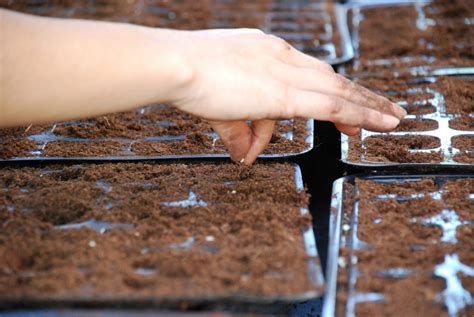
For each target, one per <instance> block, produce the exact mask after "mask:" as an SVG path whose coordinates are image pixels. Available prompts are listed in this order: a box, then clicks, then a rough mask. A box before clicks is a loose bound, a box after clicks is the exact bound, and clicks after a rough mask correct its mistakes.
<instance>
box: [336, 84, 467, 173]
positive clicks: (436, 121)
mask: <svg viewBox="0 0 474 317" xmlns="http://www.w3.org/2000/svg"><path fill="white" fill-rule="evenodd" d="M359 82H360V83H362V84H364V85H366V86H368V87H370V88H372V89H375V90H377V91H378V92H380V93H383V94H385V95H386V96H388V97H389V98H393V99H394V100H396V101H398V104H399V105H401V106H402V107H405V109H406V110H407V111H408V115H407V116H406V118H405V119H404V121H403V122H402V123H401V125H400V127H399V128H398V129H397V130H396V131H394V132H390V133H376V132H370V131H366V130H362V131H361V133H360V134H359V135H358V136H355V137H349V136H347V135H342V137H341V155H342V161H343V162H344V163H346V164H348V165H350V166H356V167H361V168H388V167H397V168H399V169H403V168H423V169H432V170H433V169H434V170H440V169H445V168H454V169H455V168H458V169H463V170H466V169H469V170H471V169H472V168H473V166H474V165H473V155H474V153H473V146H472V142H473V140H474V114H473V112H472V108H473V106H474V105H473V104H472V99H470V98H469V90H471V89H474V81H473V77H472V76H466V77H456V78H454V77H450V78H448V77H430V78H408V79H396V78H392V79H391V78H390V77H387V78H385V79H377V80H368V79H367V80H366V79H362V80H359ZM383 89H387V90H383Z"/></svg>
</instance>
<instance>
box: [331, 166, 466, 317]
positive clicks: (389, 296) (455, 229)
mask: <svg viewBox="0 0 474 317" xmlns="http://www.w3.org/2000/svg"><path fill="white" fill-rule="evenodd" d="M331 206H332V210H331V220H330V226H331V227H330V242H329V255H328V268H327V275H326V278H327V293H326V297H325V303H324V311H323V316H328V317H329V316H371V315H372V314H381V315H384V316H400V315H403V316H416V315H417V314H418V315H419V314H422V315H429V316H440V315H445V314H449V315H450V316H471V315H472V307H473V306H472V305H473V304H474V300H473V297H472V296H473V293H474V285H473V284H472V278H473V277H474V252H473V250H472V229H473V227H474V214H473V210H474V209H473V207H474V178H473V176H472V175H432V176H430V175H424V176H416V175H412V176H390V175H389V176H363V175H362V176H360V177H359V176H357V177H354V176H353V177H345V178H341V179H339V180H337V181H336V182H335V183H334V186H333V196H332V205H331ZM376 312H377V313H376Z"/></svg>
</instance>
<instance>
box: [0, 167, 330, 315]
mask: <svg viewBox="0 0 474 317" xmlns="http://www.w3.org/2000/svg"><path fill="white" fill-rule="evenodd" d="M0 175H1V176H0V222H1V223H2V230H1V232H0V253H1V254H2V258H1V259H0V309H11V308H16V309H18V308H32V307H41V308H47V307H59V306H60V307H75V308H77V307H89V308H90V307H102V308H104V307H125V306H126V307H127V308H138V307H139V308H142V309H143V308H146V307H159V308H181V309H182V308H183V307H188V308H193V307H194V308H196V307H199V308H200V309H203V308H212V307H214V308H215V307H221V308H222V307H226V305H229V306H232V305H244V306H245V307H248V308H250V307H253V306H255V307H267V308H272V307H280V308H281V305H287V304H290V303H295V302H299V301H304V300H309V299H313V298H317V297H318V296H320V295H321V294H322V291H323V277H322V271H321V266H320V263H319V258H318V254H317V250H316V244H315V237H314V233H313V230H312V228H311V220H310V216H309V211H308V209H307V199H308V197H307V196H306V194H305V193H304V187H303V181H302V176H301V172H300V169H299V167H298V166H296V165H292V164H257V165H255V166H253V167H252V168H242V167H240V166H237V165H235V164H187V165H184V164H153V163H152V164H145V163H117V164H111V163H106V164H98V165H95V164H88V165H87V166H86V165H69V166H64V165H48V166H47V167H35V168H33V167H23V168H3V169H2V170H1V173H0ZM237 201H238V202H239V203H238V204H237V203H236V202H237ZM237 206H238V207H237ZM19 249H21V250H22V251H21V252H20V253H18V252H16V250H19Z"/></svg>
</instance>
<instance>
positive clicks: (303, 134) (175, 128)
mask: <svg viewBox="0 0 474 317" xmlns="http://www.w3.org/2000/svg"><path fill="white" fill-rule="evenodd" d="M312 148H313V120H302V119H296V120H280V121H278V122H277V125H276V128H275V134H274V136H273V137H272V139H271V141H270V145H269V147H268V148H267V150H266V152H264V153H263V154H262V155H261V157H267V158H268V157H270V158H275V157H286V156H291V155H296V154H300V153H304V152H307V151H309V150H311V149H312ZM219 157H228V154H227V150H226V148H225V146H224V144H223V142H222V141H221V140H220V138H219V136H218V135H217V134H216V133H215V132H213V131H212V129H211V127H210V125H209V124H207V123H204V122H202V121H201V120H198V119H196V118H193V117H191V116H189V115H187V114H184V113H182V112H179V111H177V110H174V109H173V108H171V107H168V106H165V105H151V106H147V107H144V108H141V109H138V110H136V111H131V112H126V113H119V114H111V115H107V116H103V117H99V118H96V119H91V120H80V121H71V122H61V123H57V124H53V125H50V126H30V127H23V128H16V129H2V130H0V159H1V160H3V161H25V160H28V161H30V160H131V159H132V160H133V159H169V158H219Z"/></svg>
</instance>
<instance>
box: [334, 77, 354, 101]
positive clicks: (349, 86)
mask: <svg viewBox="0 0 474 317" xmlns="http://www.w3.org/2000/svg"><path fill="white" fill-rule="evenodd" d="M336 85H337V87H338V89H339V90H340V91H341V92H342V93H343V94H344V95H346V96H347V95H350V94H351V91H352V90H354V83H353V82H351V81H350V80H347V79H346V78H345V77H344V76H342V75H339V74H336Z"/></svg>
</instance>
